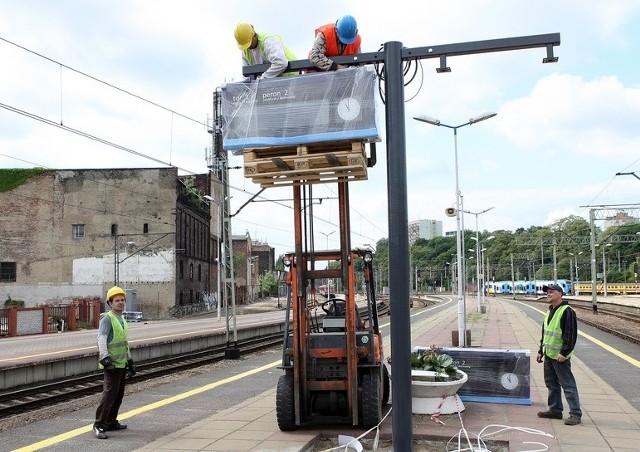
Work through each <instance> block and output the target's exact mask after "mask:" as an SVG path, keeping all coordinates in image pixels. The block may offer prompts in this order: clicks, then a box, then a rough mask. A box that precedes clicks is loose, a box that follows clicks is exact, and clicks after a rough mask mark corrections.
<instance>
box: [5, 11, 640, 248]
mask: <svg viewBox="0 0 640 452" xmlns="http://www.w3.org/2000/svg"><path fill="white" fill-rule="evenodd" d="M322 5H323V6H322V8H318V10H317V11H315V10H314V11H313V14H310V9H309V6H308V4H307V3H305V2H299V1H285V0H270V1H269V2H259V1H253V0H245V1H244V2H221V1H211V0H209V1H205V0H182V1H175V0H174V1H168V0H108V1H107V0H57V1H49V0H21V1H19V2H17V1H13V0H0V59H1V61H2V70H1V71H0V107H1V108H0V167H1V168H29V167H33V166H42V167H47V168H53V169H68V168H77V169H81V168H144V167H161V166H166V165H173V166H177V167H178V168H179V172H180V174H190V173H191V174H201V173H206V172H207V170H208V168H207V161H206V155H207V150H208V149H209V150H210V149H211V135H209V134H208V133H207V129H208V123H209V122H210V120H211V117H212V97H213V92H214V91H215V90H216V89H217V88H219V87H221V86H222V85H224V84H225V83H232V82H234V81H239V80H241V78H242V68H241V59H240V53H239V50H238V48H237V46H236V43H235V40H234V38H233V30H234V28H235V26H236V25H237V23H239V22H249V23H252V24H253V25H254V26H255V28H256V29H257V30H258V31H259V32H268V33H273V34H278V35H280V36H281V37H282V38H283V40H284V41H285V42H286V44H287V45H288V46H289V47H290V48H291V49H292V50H293V51H294V52H295V53H296V55H298V57H300V58H303V57H305V56H306V55H307V54H308V51H309V49H310V48H311V45H312V43H313V38H314V29H315V28H317V27H318V26H320V25H323V24H325V23H329V22H334V21H335V20H336V19H337V18H339V17H340V16H342V15H344V14H351V15H353V16H354V17H355V18H356V19H357V21H358V29H359V33H360V35H361V36H362V50H363V51H365V52H375V51H378V50H380V48H381V46H382V45H383V44H384V43H386V42H391V41H398V42H401V43H402V45H403V46H404V47H407V48H417V47H428V46H435V45H443V44H454V43H464V42H473V41H482V40H487V39H498V38H510V37H519V36H529V35H539V34H547V33H560V36H561V45H560V46H558V47H554V54H555V56H557V57H559V61H558V62H557V63H555V64H542V59H543V58H544V57H545V56H546V51H545V49H543V48H539V49H528V50H518V51H510V52H498V53H485V54H478V55H468V56H460V57H450V58H448V59H447V64H448V66H450V67H451V72H450V73H436V70H435V69H436V67H438V65H439V62H438V60H437V59H425V60H421V61H420V63H419V65H418V75H417V76H416V78H415V79H414V80H412V81H411V82H410V83H407V85H406V86H405V91H404V97H405V106H404V109H405V123H406V124H405V127H406V128H405V139H406V161H407V191H408V217H409V218H408V219H409V220H410V221H411V220H419V219H432V220H441V221H442V222H443V229H444V231H454V230H455V229H456V224H455V218H450V217H447V216H446V215H445V209H446V208H448V207H455V203H456V197H455V180H456V165H455V158H454V157H455V151H454V149H455V148H454V135H453V132H452V130H451V129H448V128H444V127H436V126H432V125H429V124H426V123H421V122H418V121H415V120H413V119H412V118H413V117H415V116H419V115H427V116H430V117H433V118H437V119H439V120H440V121H441V122H442V123H444V124H448V125H451V126H458V125H462V124H465V123H466V122H467V121H468V120H469V118H472V117H475V116H478V115H480V114H482V113H484V112H495V113H497V115H496V116H495V117H493V118H491V119H488V120H486V121H483V122H480V123H476V124H473V125H469V126H464V127H461V128H459V129H458V133H457V135H458V137H457V138H458V140H457V143H458V146H457V148H458V152H457V154H458V165H457V173H458V177H459V188H460V192H461V195H462V199H463V203H464V209H465V210H468V211H469V212H480V211H483V210H485V209H488V208H492V209H491V210H490V211H488V212H486V213H484V214H481V215H477V216H475V215H468V214H467V215H465V216H464V222H465V227H466V228H467V229H470V230H474V229H475V223H476V218H477V220H478V227H479V229H480V231H483V230H487V231H494V230H498V229H502V230H510V231H515V230H516V229H518V228H528V227H530V226H545V225H549V224H551V223H553V222H554V221H556V220H558V219H560V218H564V217H566V216H569V215H579V216H582V217H584V218H585V219H588V213H589V209H590V207H589V206H592V207H593V206H614V205H620V204H632V205H635V204H637V203H638V201H639V200H638V198H637V193H638V189H639V188H640V179H639V178H637V177H634V176H633V174H631V175H620V176H616V174H617V173H620V172H623V173H625V172H626V173H635V172H637V173H638V175H639V176H640V71H638V70H637V65H638V56H639V55H640V29H639V28H638V27H637V24H638V23H640V3H639V2H637V1H636V0H614V1H611V2H607V4H606V6H603V4H602V2H596V1H592V0H581V1H578V0H568V1H563V2H557V1H548V0H540V1H537V2H531V1H525V0H509V1H507V0H502V1H499V0H476V1H462V0H450V1H447V2H430V1H427V2H425V1H423V0H415V1H413V0H411V1H410V0H396V1H395V2H393V3H390V2H383V1H379V0H368V1H357V0H342V1H337V0H325V1H323V2H322ZM634 24H636V25H634ZM406 81H407V82H408V81H409V80H408V79H407V80H406ZM378 116H379V120H378V129H379V132H380V138H381V142H380V143H379V144H378V146H377V156H378V163H377V164H376V166H374V167H373V168H369V171H368V180H367V181H358V182H354V183H352V184H350V188H349V190H350V204H351V232H352V244H353V245H355V246H358V245H364V244H375V243H376V241H378V240H379V239H381V238H385V237H388V236H389V234H388V200H387V193H388V183H387V168H386V146H385V142H386V137H387V134H388V133H389V131H387V130H385V121H384V106H383V104H382V102H380V103H379V108H378ZM59 125H62V126H63V127H64V128H62V127H58V126H59ZM229 165H230V166H231V167H234V166H242V165H243V161H242V157H238V156H233V155H230V158H229ZM230 186H231V196H232V198H231V206H230V211H231V212H232V213H235V212H237V211H238V210H239V209H240V208H241V206H243V205H244V204H245V203H246V201H247V200H248V199H250V198H251V197H252V196H253V195H254V194H255V193H257V192H258V191H259V190H260V187H259V186H258V185H256V184H254V183H253V182H252V181H251V180H250V179H245V178H244V176H243V171H242V169H231V170H230ZM313 193H314V197H317V198H323V202H322V203H321V204H317V205H314V213H315V216H316V222H315V237H314V239H315V244H316V245H315V246H316V248H317V249H323V248H326V247H327V246H328V247H329V248H337V247H338V245H339V241H338V240H339V234H338V229H339V227H338V215H337V201H336V200H335V198H336V196H337V187H336V186H335V184H326V185H317V186H314V192H313ZM291 196H292V192H291V189H290V188H269V189H267V190H266V191H264V192H263V193H262V194H261V196H260V197H258V198H256V201H258V202H251V203H249V204H247V206H245V207H243V208H242V209H241V210H240V211H239V212H237V214H236V215H235V216H234V217H233V221H232V226H231V227H232V231H233V234H244V233H245V232H248V233H249V235H250V236H251V238H252V239H254V240H259V241H262V242H265V243H269V244H270V245H271V246H273V247H274V248H276V254H277V255H279V254H281V253H284V252H286V251H291V250H293V248H294V246H293V244H294V242H293V227H292V225H293V211H292V208H291V207H292V203H291V201H290V198H291ZM392 202H393V200H392Z"/></svg>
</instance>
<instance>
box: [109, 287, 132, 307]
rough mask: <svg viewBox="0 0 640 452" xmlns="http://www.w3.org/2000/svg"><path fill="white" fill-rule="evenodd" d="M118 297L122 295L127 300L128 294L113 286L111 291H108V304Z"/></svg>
mask: <svg viewBox="0 0 640 452" xmlns="http://www.w3.org/2000/svg"><path fill="white" fill-rule="evenodd" d="M116 295H122V296H123V297H124V298H125V300H126V299H127V294H126V293H125V291H124V290H122V289H121V288H120V287H118V286H113V287H112V288H111V289H109V290H108V291H107V303H108V302H110V301H111V299H112V298H113V297H115V296H116Z"/></svg>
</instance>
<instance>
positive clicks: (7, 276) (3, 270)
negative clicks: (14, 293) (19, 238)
mask: <svg viewBox="0 0 640 452" xmlns="http://www.w3.org/2000/svg"><path fill="white" fill-rule="evenodd" d="M0 281H2V282H16V263H15V262H0Z"/></svg>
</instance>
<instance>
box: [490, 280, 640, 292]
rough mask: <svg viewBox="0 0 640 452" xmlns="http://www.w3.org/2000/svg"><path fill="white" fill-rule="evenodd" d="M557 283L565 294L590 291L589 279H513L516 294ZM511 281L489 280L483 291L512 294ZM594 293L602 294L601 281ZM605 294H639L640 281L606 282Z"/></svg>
mask: <svg viewBox="0 0 640 452" xmlns="http://www.w3.org/2000/svg"><path fill="white" fill-rule="evenodd" d="M554 283H555V284H559V285H560V287H562V290H563V291H564V293H565V294H572V295H580V294H583V295H588V294H591V293H592V285H591V281H579V282H571V281H569V280H568V279H558V280H556V281H554V280H541V279H537V280H533V281H523V280H520V281H515V294H516V295H544V292H543V290H542V286H544V285H547V284H554ZM513 286H514V282H513V281H489V282H487V284H486V285H485V291H486V293H487V294H490V295H501V294H502V295H513V293H514V290H513ZM596 293H598V294H604V293H605V285H604V283H603V282H598V283H596ZM606 293H607V295H640V283H637V282H633V283H616V282H614V283H607V285H606Z"/></svg>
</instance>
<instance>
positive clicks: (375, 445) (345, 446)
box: [322, 407, 393, 452]
mask: <svg viewBox="0 0 640 452" xmlns="http://www.w3.org/2000/svg"><path fill="white" fill-rule="evenodd" d="M392 409H393V408H392V407H389V411H387V414H385V415H384V416H382V419H380V422H378V424H376V425H374V426H373V427H371V428H370V429H369V430H367V431H366V432H364V433H362V434H361V435H360V436H358V437H357V438H353V440H351V441H349V442H348V443H347V444H343V445H339V446H337V447H332V448H331V449H325V450H323V451H322V452H329V451H332V450H344V451H345V452H346V451H348V450H349V449H350V445H351V444H354V443H355V442H359V441H360V440H361V439H362V438H364V437H365V436H366V435H367V434H368V433H369V432H371V431H373V430H376V436H375V438H374V440H373V450H377V449H378V443H379V441H380V424H382V423H383V422H384V420H385V419H386V418H387V417H389V414H390V413H391V410H392ZM353 449H356V448H355V447H353ZM356 450H357V449H356ZM360 450H361V449H360Z"/></svg>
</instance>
